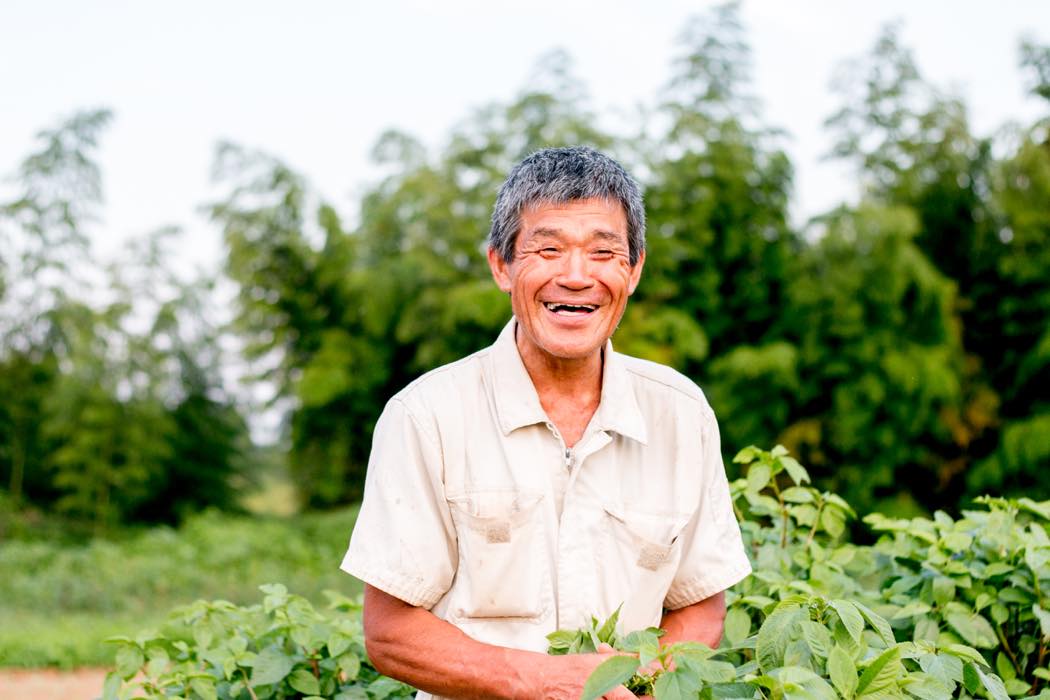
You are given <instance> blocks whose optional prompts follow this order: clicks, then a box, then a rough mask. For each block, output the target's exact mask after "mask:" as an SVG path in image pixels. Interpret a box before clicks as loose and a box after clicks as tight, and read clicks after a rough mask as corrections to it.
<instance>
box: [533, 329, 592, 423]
mask: <svg viewBox="0 0 1050 700" xmlns="http://www.w3.org/2000/svg"><path fill="white" fill-rule="evenodd" d="M516 344H517V346H518V353H519V354H520V355H521V361H522V364H524V365H525V370H526V371H527V372H528V373H529V377H530V378H531V379H532V384H533V386H535V387H536V394H537V395H538V396H539V399H540V405H541V406H542V407H543V410H544V411H546V413H547V415H548V416H550V417H551V419H552V420H554V422H555V423H563V422H564V421H565V420H566V418H568V416H570V415H571V416H574V417H577V418H578V419H583V420H582V424H583V426H585V425H586V424H587V422H588V421H589V420H590V418H591V416H592V415H594V412H595V411H596V410H597V408H598V403H599V402H600V401H601V395H602V366H603V363H602V353H603V350H599V351H597V352H596V353H594V355H592V356H589V357H583V358H559V357H551V356H550V355H546V354H543V353H541V352H538V351H537V350H536V348H534V347H532V346H531V345H527V344H526V343H524V342H522V339H521V336H520V334H519V335H518V336H517V338H516ZM559 427H560V428H562V432H563V433H566V432H568V433H573V432H580V433H582V426H580V428H579V431H574V430H571V429H570V430H566V427H567V426H559Z"/></svg>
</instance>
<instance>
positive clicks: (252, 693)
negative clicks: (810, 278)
mask: <svg viewBox="0 0 1050 700" xmlns="http://www.w3.org/2000/svg"><path fill="white" fill-rule="evenodd" d="M240 671H241V675H242V676H244V687H245V689H246V690H247V691H248V695H250V696H251V698H252V700H259V697H258V696H257V695H256V694H255V691H254V690H252V686H251V683H250V682H249V681H248V672H247V671H245V670H244V669H243V668H242V669H240Z"/></svg>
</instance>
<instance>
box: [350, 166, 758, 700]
mask: <svg viewBox="0 0 1050 700" xmlns="http://www.w3.org/2000/svg"><path fill="white" fill-rule="evenodd" d="M488 259H489V265H490V267H491V268H492V274H493V277H494V278H495V280H496V283H497V284H498V285H499V287H500V289H502V290H503V291H505V292H507V293H508V294H510V299H511V307H512V310H513V312H514V317H513V318H512V319H511V321H510V322H509V323H508V324H507V326H506V327H505V328H504V330H503V332H502V333H501V334H500V336H499V338H498V339H497V340H496V342H495V344H493V345H492V346H491V347H489V348H486V349H485V350H482V351H480V352H478V353H475V354H474V355H471V356H470V357H467V358H464V359H463V360H460V361H459V362H455V363H453V364H451V365H446V366H445V367H441V368H438V369H436V370H434V371H432V372H430V373H428V374H426V375H424V376H423V377H421V378H420V379H418V380H416V381H415V382H413V383H412V384H411V385H409V386H408V387H406V388H405V389H404V390H402V391H401V392H400V393H398V394H397V395H396V396H395V397H394V398H392V399H391V400H390V402H389V403H388V404H387V407H386V409H385V410H384V412H383V415H382V417H381V418H380V420H379V423H378V424H377V426H376V430H375V437H374V443H373V447H372V455H371V458H370V460H369V465H368V476H367V479H366V482H365V497H364V502H363V503H362V506H361V512H360V515H359V517H358V521H357V525H356V527H355V528H354V533H353V536H352V537H351V541H350V547H349V550H348V552H347V555H346V557H345V559H344V560H343V564H342V568H343V569H344V570H345V571H347V572H349V573H350V574H353V575H354V576H356V577H358V578H360V579H361V580H362V581H364V582H365V608H364V625H365V639H366V643H367V646H368V652H369V655H370V657H371V658H372V660H373V662H374V663H375V665H376V667H377V668H378V669H379V670H381V671H382V672H384V673H386V674H388V675H390V676H393V677H395V678H399V679H402V680H404V681H405V682H407V683H409V684H411V685H413V686H415V687H417V688H420V689H421V690H422V691H423V692H421V693H420V695H419V697H424V698H425V697H431V694H433V696H435V697H450V698H578V697H579V696H580V692H581V690H582V687H583V684H584V682H585V681H586V679H587V676H588V675H590V673H591V671H592V670H593V669H594V668H595V667H596V666H597V665H598V664H599V663H601V662H602V661H603V660H604V659H605V658H606V657H607V656H608V655H609V654H610V653H612V652H611V650H602V651H601V652H600V653H596V654H575V655H568V656H547V655H546V654H545V653H544V651H545V649H546V647H547V641H546V635H547V634H549V633H550V632H553V631H554V630H556V629H559V628H578V627H581V626H583V625H584V624H586V622H587V621H588V620H589V619H590V617H591V616H592V615H593V616H596V617H599V618H605V617H608V616H609V615H610V614H611V613H612V612H613V611H614V610H616V609H617V608H620V609H621V614H620V623H621V625H620V626H621V632H628V631H631V630H634V629H640V628H644V627H649V626H655V625H659V626H661V627H663V628H664V629H665V630H667V634H666V635H665V636H664V638H663V641H664V642H665V643H667V642H672V641H680V640H684V639H695V640H699V641H702V642H705V643H707V644H709V645H711V646H717V644H718V642H719V640H720V638H721V634H722V621H723V619H724V616H725V602H724V598H723V593H722V592H723V591H724V590H725V589H726V588H728V587H729V586H731V585H733V584H734V583H736V582H737V581H739V580H740V579H742V578H743V577H744V576H746V575H747V574H748V573H749V572H750V566H749V564H748V559H747V557H746V555H745V553H744V550H743V546H742V544H741V538H740V530H739V528H738V526H737V523H736V520H735V518H734V516H733V510H732V505H731V502H730V498H729V489H728V484H727V483H726V476H725V470H724V468H723V465H722V458H721V454H720V447H719V439H718V427H717V425H716V423H715V419H714V414H713V413H712V411H711V408H710V407H709V405H708V404H707V401H706V400H705V399H704V396H703V393H702V392H701V391H700V389H699V388H697V387H696V385H695V384H693V382H691V381H690V380H689V379H687V378H686V377H684V376H682V375H681V374H679V373H677V372H675V371H674V370H672V369H670V368H668V367H664V366H661V365H657V364H654V363H651V362H646V361H643V360H638V359H634V358H630V357H627V356H624V355H621V354H619V353H616V352H614V351H613V349H612V344H611V342H610V340H609V339H610V337H611V336H612V334H613V331H615V330H616V326H617V324H618V323H619V321H620V318H621V316H622V315H623V313H624V309H625V307H626V305H627V299H628V297H630V296H631V294H633V293H634V290H635V288H636V287H637V286H638V283H639V280H640V278H641V274H642V268H643V266H644V263H645V213H644V208H643V205H642V199H641V194H640V192H639V189H638V186H637V184H636V183H635V182H634V180H633V179H632V178H631V177H630V176H629V175H628V174H627V173H626V172H625V171H624V169H623V168H622V167H621V166H620V165H619V164H618V163H616V162H615V161H613V160H612V159H610V158H608V157H607V156H605V155H603V154H601V153H599V152H597V151H595V150H593V149H589V148H560V149H547V150H544V151H540V152H538V153H535V154H533V155H531V156H529V157H528V158H526V159H525V160H523V161H522V162H521V163H519V164H518V165H517V166H516V167H515V168H514V169H513V170H512V171H511V173H510V175H509V176H508V178H507V180H506V182H505V183H504V184H503V186H502V187H501V188H500V191H499V195H498V196H497V199H496V206H495V209H494V211H493V215H492V229H491V231H490V234H489V250H488ZM606 697H609V698H619V699H621V700H622V699H625V698H631V697H633V696H632V695H631V693H630V692H628V691H627V690H626V689H624V688H622V687H621V688H618V689H616V690H614V691H613V692H611V693H610V694H608V695H607V696H606Z"/></svg>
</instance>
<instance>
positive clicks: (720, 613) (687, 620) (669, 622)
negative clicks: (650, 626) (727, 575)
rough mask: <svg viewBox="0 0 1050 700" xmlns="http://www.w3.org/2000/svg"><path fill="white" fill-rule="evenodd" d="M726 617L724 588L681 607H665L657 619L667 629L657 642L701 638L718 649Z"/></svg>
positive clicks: (697, 639)
mask: <svg viewBox="0 0 1050 700" xmlns="http://www.w3.org/2000/svg"><path fill="white" fill-rule="evenodd" d="M725 618H726V596H725V593H724V592H723V591H719V592H718V593H715V594H714V595H713V596H710V597H709V598H705V599H704V600H701V601H699V602H697V603H693V604H692V605H687V606H685V607H684V608H679V609H678V610H668V611H667V612H665V613H664V616H663V620H662V621H661V622H660V627H661V628H662V629H663V630H664V631H665V632H666V634H664V636H663V637H661V638H660V643H661V644H662V645H667V644H674V643H675V642H690V641H691V642H701V643H703V644H706V645H707V646H709V647H711V648H712V649H717V648H718V645H719V644H720V643H721V641H722V625H723V623H724V622H725Z"/></svg>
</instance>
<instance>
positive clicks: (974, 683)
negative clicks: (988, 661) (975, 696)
mask: <svg viewBox="0 0 1050 700" xmlns="http://www.w3.org/2000/svg"><path fill="white" fill-rule="evenodd" d="M963 686H965V688H966V689H967V690H969V691H970V693H971V694H972V693H976V692H977V689H978V688H980V687H981V676H980V674H978V673H977V666H976V665H975V664H972V663H970V664H966V665H965V666H963Z"/></svg>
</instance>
